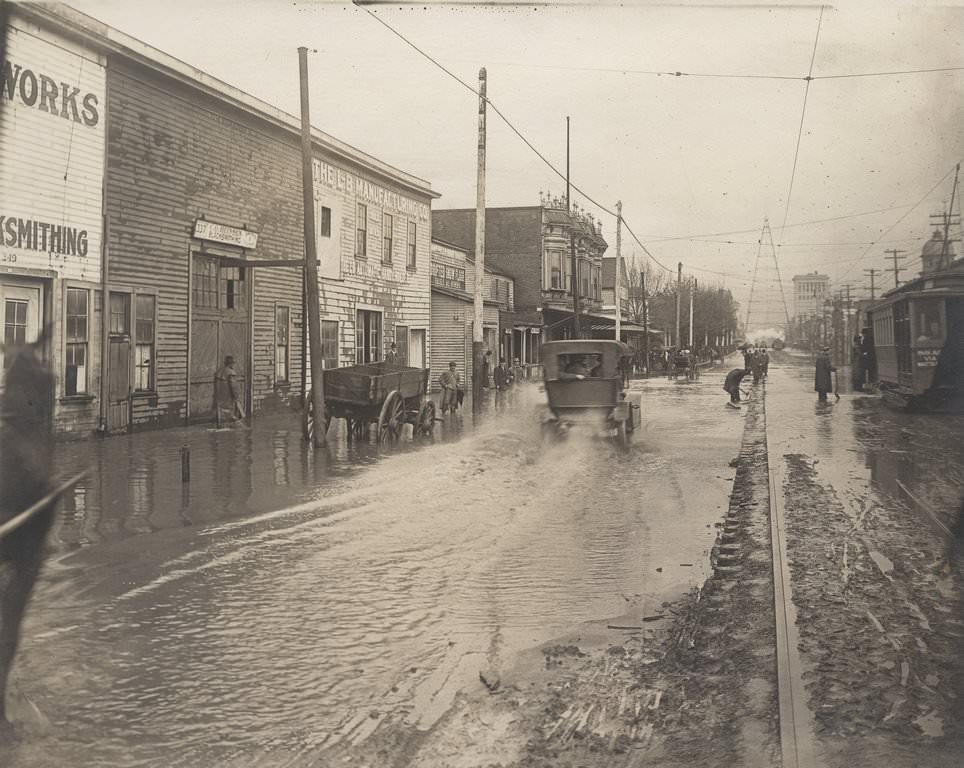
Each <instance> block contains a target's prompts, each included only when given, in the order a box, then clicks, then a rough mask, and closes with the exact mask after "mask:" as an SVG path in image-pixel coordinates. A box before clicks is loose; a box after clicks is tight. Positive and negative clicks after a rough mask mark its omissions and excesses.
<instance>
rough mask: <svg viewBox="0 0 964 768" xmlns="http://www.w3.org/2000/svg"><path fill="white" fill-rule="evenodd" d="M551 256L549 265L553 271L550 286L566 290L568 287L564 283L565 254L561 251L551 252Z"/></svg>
mask: <svg viewBox="0 0 964 768" xmlns="http://www.w3.org/2000/svg"><path fill="white" fill-rule="evenodd" d="M549 256H550V258H549V265H550V270H551V277H550V282H549V286H550V287H551V288H554V289H556V290H564V289H565V287H566V286H565V283H564V282H563V280H564V279H565V277H564V275H565V267H564V266H563V263H564V261H565V258H564V256H563V252H562V251H559V250H554V251H550V252H549Z"/></svg>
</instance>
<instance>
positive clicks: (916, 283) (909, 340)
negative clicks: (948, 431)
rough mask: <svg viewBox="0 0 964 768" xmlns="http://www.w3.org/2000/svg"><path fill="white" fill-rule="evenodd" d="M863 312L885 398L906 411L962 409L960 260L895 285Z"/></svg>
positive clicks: (963, 273)
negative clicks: (865, 315) (866, 319)
mask: <svg viewBox="0 0 964 768" xmlns="http://www.w3.org/2000/svg"><path fill="white" fill-rule="evenodd" d="M867 317H868V324H869V327H870V329H871V330H872V331H873V340H874V351H875V354H876V364H877V376H878V387H879V390H880V392H881V394H882V395H883V397H884V398H885V400H887V401H888V402H890V403H891V404H893V405H896V406H899V407H902V408H907V409H909V410H921V411H934V412H945V411H960V410H962V409H964V260H958V261H957V262H955V263H953V264H951V266H950V267H948V268H946V269H943V270H939V271H936V272H931V273H928V274H925V275H923V276H921V277H919V278H917V279H916V280H912V281H911V282H909V283H907V284H906V285H903V286H901V287H900V288H895V289H894V290H892V291H890V292H889V293H887V294H886V295H885V296H884V298H883V299H881V300H880V301H878V302H876V303H875V304H873V305H871V306H870V307H869V308H868V310H867Z"/></svg>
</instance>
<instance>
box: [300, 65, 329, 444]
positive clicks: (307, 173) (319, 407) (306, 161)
mask: <svg viewBox="0 0 964 768" xmlns="http://www.w3.org/2000/svg"><path fill="white" fill-rule="evenodd" d="M298 74H299V76H300V81H301V189H302V194H303V198H304V209H305V282H306V285H307V293H308V345H309V347H310V354H311V406H312V410H313V411H314V419H315V423H314V429H313V430H312V444H313V445H315V446H316V447H317V446H320V445H324V443H325V437H326V435H325V431H326V430H325V370H324V365H323V362H322V351H321V304H320V301H319V299H318V244H317V242H316V241H315V190H314V186H315V182H314V175H313V173H312V165H311V117H310V115H309V110H308V49H307V48H305V47H304V46H302V47H300V48H299V49H298ZM302 322H304V318H302ZM305 407H306V408H307V403H306V404H305Z"/></svg>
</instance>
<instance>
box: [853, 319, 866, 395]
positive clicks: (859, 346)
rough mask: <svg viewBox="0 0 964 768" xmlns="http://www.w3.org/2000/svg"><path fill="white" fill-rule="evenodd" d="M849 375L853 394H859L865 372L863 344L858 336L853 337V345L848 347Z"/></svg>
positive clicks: (862, 386)
mask: <svg viewBox="0 0 964 768" xmlns="http://www.w3.org/2000/svg"><path fill="white" fill-rule="evenodd" d="M850 364H851V366H852V367H851V369H850V375H851V383H852V384H853V388H854V391H855V392H860V391H862V390H863V388H864V380H865V377H866V371H865V368H864V343H863V339H862V338H861V336H860V334H859V333H858V334H857V335H856V336H854V343H853V345H852V346H851V347H850Z"/></svg>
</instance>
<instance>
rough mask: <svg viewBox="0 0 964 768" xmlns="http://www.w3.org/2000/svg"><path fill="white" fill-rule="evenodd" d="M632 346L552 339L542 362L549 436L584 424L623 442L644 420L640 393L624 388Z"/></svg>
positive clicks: (610, 341)
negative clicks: (631, 392)
mask: <svg viewBox="0 0 964 768" xmlns="http://www.w3.org/2000/svg"><path fill="white" fill-rule="evenodd" d="M632 357H633V350H632V348H631V347H629V346H627V345H626V344H623V343H622V342H619V341H615V340H572V341H548V342H546V343H545V344H543V345H542V363H543V370H544V382H545V390H546V397H547V399H548V405H549V412H548V414H547V415H546V418H545V420H544V421H543V424H542V429H543V434H545V435H546V436H547V437H552V436H556V435H559V434H560V433H561V432H564V431H566V430H568V428H569V427H570V426H573V425H576V424H585V425H589V426H590V427H593V428H598V429H602V430H607V431H608V432H609V433H611V434H615V436H616V439H617V440H618V441H619V442H620V444H622V445H628V443H629V435H630V433H631V432H633V431H634V430H635V429H636V428H637V427H639V426H640V419H641V410H640V409H641V397H640V395H638V394H629V393H628V392H627V391H626V383H627V377H626V372H627V371H628V366H629V365H630V363H631V361H632Z"/></svg>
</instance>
